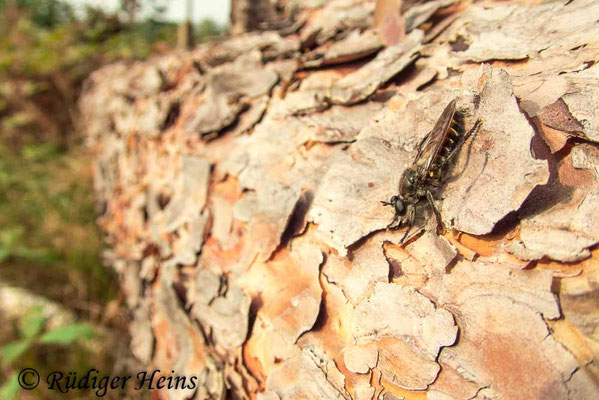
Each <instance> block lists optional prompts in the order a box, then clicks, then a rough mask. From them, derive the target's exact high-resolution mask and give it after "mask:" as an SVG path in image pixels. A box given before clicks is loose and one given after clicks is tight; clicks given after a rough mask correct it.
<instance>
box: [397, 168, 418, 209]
mask: <svg viewBox="0 0 599 400" xmlns="http://www.w3.org/2000/svg"><path fill="white" fill-rule="evenodd" d="M419 181H420V179H419V175H418V169H417V168H416V167H410V168H408V169H406V170H405V171H404V173H403V174H402V176H401V178H400V179H399V198H400V199H401V200H402V201H403V202H405V203H408V204H413V203H416V202H417V201H418V199H419V197H420V196H418V191H419V186H420V183H419Z"/></svg>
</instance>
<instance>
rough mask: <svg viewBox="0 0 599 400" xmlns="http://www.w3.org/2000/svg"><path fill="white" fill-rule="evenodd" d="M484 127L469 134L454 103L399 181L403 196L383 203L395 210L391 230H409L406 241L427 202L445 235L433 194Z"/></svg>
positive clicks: (454, 101) (439, 228) (453, 102)
mask: <svg viewBox="0 0 599 400" xmlns="http://www.w3.org/2000/svg"><path fill="white" fill-rule="evenodd" d="M480 124H481V120H480V119H478V120H477V121H476V122H475V124H474V126H473V127H472V128H471V129H470V130H469V131H467V132H466V130H465V128H464V114H463V113H462V112H460V111H458V110H457V109H456V100H455V99H454V100H452V101H451V102H450V103H449V104H448V105H447V107H445V110H443V114H441V116H440V117H439V119H438V120H437V122H436V123H435V126H434V127H433V130H431V131H430V132H429V133H428V134H427V135H426V136H425V137H424V138H423V139H422V141H421V142H420V144H419V145H418V153H417V154H416V157H415V158H414V161H413V162H412V165H411V166H410V167H408V168H407V169H406V170H405V171H404V173H403V174H402V176H401V178H400V180H399V193H398V194H397V195H396V196H393V197H391V199H390V200H389V201H381V203H383V205H385V206H391V207H393V208H394V210H395V216H394V217H393V221H392V222H391V223H390V224H389V225H388V226H387V227H388V228H392V229H397V228H399V227H402V226H404V225H406V226H407V230H406V233H405V234H404V235H403V237H402V238H401V242H403V241H404V240H405V238H406V237H407V236H408V233H409V232H410V229H412V225H413V224H414V218H415V215H416V205H417V204H418V203H419V202H420V201H421V200H424V199H426V200H427V201H428V203H429V204H430V206H431V208H432V209H433V211H434V213H435V219H436V221H437V232H438V233H439V232H441V233H442V232H445V227H444V226H443V223H442V222H441V214H440V213H439V210H438V209H437V207H436V206H435V202H434V197H433V192H434V191H435V190H436V189H437V188H438V187H439V186H440V185H441V184H442V183H443V181H444V179H445V177H446V175H447V170H448V166H449V164H450V162H451V160H452V159H453V158H454V157H455V155H456V154H457V153H458V152H459V150H460V148H461V147H462V145H463V144H464V142H465V141H466V140H467V139H468V138H469V137H470V136H471V135H472V134H473V133H474V132H476V131H477V130H478V129H479V127H480Z"/></svg>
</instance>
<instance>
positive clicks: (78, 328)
mask: <svg viewBox="0 0 599 400" xmlns="http://www.w3.org/2000/svg"><path fill="white" fill-rule="evenodd" d="M45 322H46V318H45V317H44V316H43V315H42V310H41V308H39V307H32V308H31V309H29V310H28V311H27V312H26V313H25V314H24V315H23V316H22V317H21V319H20V321H19V331H20V335H21V338H20V339H17V340H15V341H13V342H11V343H8V344H5V345H4V346H2V347H0V361H1V363H2V366H3V367H5V368H6V367H9V366H11V365H13V364H14V363H15V362H16V361H17V360H18V359H19V358H21V357H22V356H23V355H24V354H25V353H27V352H28V351H29V350H30V349H31V348H32V347H34V346H39V345H50V344H55V345H68V344H73V343H76V342H78V341H80V340H82V339H91V338H92V337H93V335H94V330H93V328H92V327H91V326H90V325H89V324H86V323H71V324H67V325H64V326H59V327H56V328H53V329H50V330H47V331H46V332H42V331H43V327H44V324H45ZM16 379H17V373H16V372H13V373H12V374H10V376H9V377H8V379H7V380H6V382H5V383H4V385H2V386H1V387H0V398H2V399H12V398H15V397H16V396H17V394H18V393H19V390H20V387H19V385H18V382H17V380H16Z"/></svg>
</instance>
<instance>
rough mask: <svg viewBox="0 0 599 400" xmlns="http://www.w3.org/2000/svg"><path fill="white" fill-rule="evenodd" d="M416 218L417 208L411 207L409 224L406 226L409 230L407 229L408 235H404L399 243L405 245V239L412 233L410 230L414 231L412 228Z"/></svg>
mask: <svg viewBox="0 0 599 400" xmlns="http://www.w3.org/2000/svg"><path fill="white" fill-rule="evenodd" d="M415 216H416V207H414V206H412V207H410V210H409V211H408V218H407V221H408V222H407V224H406V225H407V227H408V229H406V233H404V234H403V236H402V237H401V240H400V241H399V243H403V241H404V240H405V238H406V237H407V236H408V233H410V230H411V229H412V226H413V225H414V218H415Z"/></svg>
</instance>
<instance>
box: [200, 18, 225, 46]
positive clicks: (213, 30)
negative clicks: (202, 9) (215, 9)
mask: <svg viewBox="0 0 599 400" xmlns="http://www.w3.org/2000/svg"><path fill="white" fill-rule="evenodd" d="M223 30H224V29H223V28H222V27H221V26H220V25H218V24H217V23H216V22H214V21H213V20H211V19H208V18H206V19H203V20H201V21H200V22H199V23H198V24H197V25H196V26H194V28H193V32H194V39H195V41H196V43H202V42H205V41H207V40H209V39H211V38H214V37H215V36H218V35H220V34H221V33H222V32H223Z"/></svg>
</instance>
